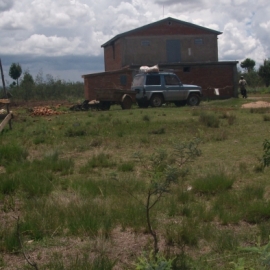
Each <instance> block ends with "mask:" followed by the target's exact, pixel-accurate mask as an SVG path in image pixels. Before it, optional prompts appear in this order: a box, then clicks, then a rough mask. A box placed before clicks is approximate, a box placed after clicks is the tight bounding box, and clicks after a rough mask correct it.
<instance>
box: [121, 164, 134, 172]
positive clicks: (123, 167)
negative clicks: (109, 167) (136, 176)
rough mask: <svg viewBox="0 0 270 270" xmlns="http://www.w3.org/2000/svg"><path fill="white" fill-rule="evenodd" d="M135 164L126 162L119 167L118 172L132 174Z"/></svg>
mask: <svg viewBox="0 0 270 270" xmlns="http://www.w3.org/2000/svg"><path fill="white" fill-rule="evenodd" d="M134 166H135V164H134V163H132V162H125V163H123V164H121V165H119V166H118V170H119V171H122V172H132V171H133V170H134Z"/></svg>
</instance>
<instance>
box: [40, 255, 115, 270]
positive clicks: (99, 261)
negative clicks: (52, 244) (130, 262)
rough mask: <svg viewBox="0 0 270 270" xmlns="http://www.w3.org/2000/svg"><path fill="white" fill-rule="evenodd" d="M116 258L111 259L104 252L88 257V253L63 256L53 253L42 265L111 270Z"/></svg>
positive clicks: (58, 268) (63, 269)
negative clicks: (48, 260)
mask: <svg viewBox="0 0 270 270" xmlns="http://www.w3.org/2000/svg"><path fill="white" fill-rule="evenodd" d="M115 264H116V260H111V259H110V258H109V257H108V256H107V255H106V254H99V255H98V256H96V257H95V258H90V256H89V254H86V253H85V254H82V255H76V256H70V257H68V258H64V256H62V254H54V256H52V258H51V259H50V262H47V263H46V264H45V265H44V269H54V270H86V269H87V270H112V269H113V267H114V266H115Z"/></svg>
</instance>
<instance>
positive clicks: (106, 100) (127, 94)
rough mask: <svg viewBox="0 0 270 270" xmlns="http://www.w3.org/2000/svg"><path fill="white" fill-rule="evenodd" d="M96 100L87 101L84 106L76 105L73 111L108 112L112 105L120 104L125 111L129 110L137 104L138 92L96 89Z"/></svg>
mask: <svg viewBox="0 0 270 270" xmlns="http://www.w3.org/2000/svg"><path fill="white" fill-rule="evenodd" d="M94 93H95V99H93V100H85V101H83V103H82V104H77V105H74V106H72V107H71V108H70V110H72V111H82V110H83V111H84V110H89V109H97V110H101V111H107V110H109V109H110V107H111V105H114V104H118V105H120V106H121V108H122V109H123V110H129V109H131V107H132V104H133V103H136V92H134V91H131V90H122V89H116V88H103V89H94Z"/></svg>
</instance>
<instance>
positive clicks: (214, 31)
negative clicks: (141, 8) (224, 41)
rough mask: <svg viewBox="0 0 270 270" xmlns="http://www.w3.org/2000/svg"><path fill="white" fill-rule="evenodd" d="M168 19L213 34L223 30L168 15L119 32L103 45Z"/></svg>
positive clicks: (103, 45)
mask: <svg viewBox="0 0 270 270" xmlns="http://www.w3.org/2000/svg"><path fill="white" fill-rule="evenodd" d="M166 21H172V22H176V23H180V24H183V25H186V26H190V27H193V28H198V29H202V30H205V31H208V32H210V33H213V34H216V35H220V34H222V32H219V31H216V30H212V29H210V28H206V27H203V26H199V25H196V24H193V23H189V22H185V21H181V20H177V19H174V18H171V17H168V18H165V19H163V20H160V21H157V22H154V23H150V24H147V25H144V26H141V27H138V28H135V29H133V30H130V31H127V32H124V33H121V34H118V35H116V36H115V37H113V38H112V39H110V40H109V41H107V42H105V43H104V44H102V45H101V47H106V46H107V45H110V44H111V43H113V42H114V41H116V40H117V39H119V38H121V37H124V36H127V35H129V34H132V33H134V32H136V31H139V30H144V29H147V28H149V27H152V26H154V25H157V24H160V23H162V22H166Z"/></svg>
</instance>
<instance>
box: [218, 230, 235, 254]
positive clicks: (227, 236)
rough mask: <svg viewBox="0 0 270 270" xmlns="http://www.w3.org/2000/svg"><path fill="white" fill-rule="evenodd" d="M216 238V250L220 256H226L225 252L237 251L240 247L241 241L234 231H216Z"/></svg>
mask: <svg viewBox="0 0 270 270" xmlns="http://www.w3.org/2000/svg"><path fill="white" fill-rule="evenodd" d="M215 238H216V242H215V247H214V248H215V249H216V251H217V252H218V253H220V254H224V252H225V251H235V250H237V248H238V246H239V241H238V239H237V237H236V235H235V234H234V233H233V232H232V231H229V230H224V231H223V230H222V231H221V230H220V231H216V234H215Z"/></svg>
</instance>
